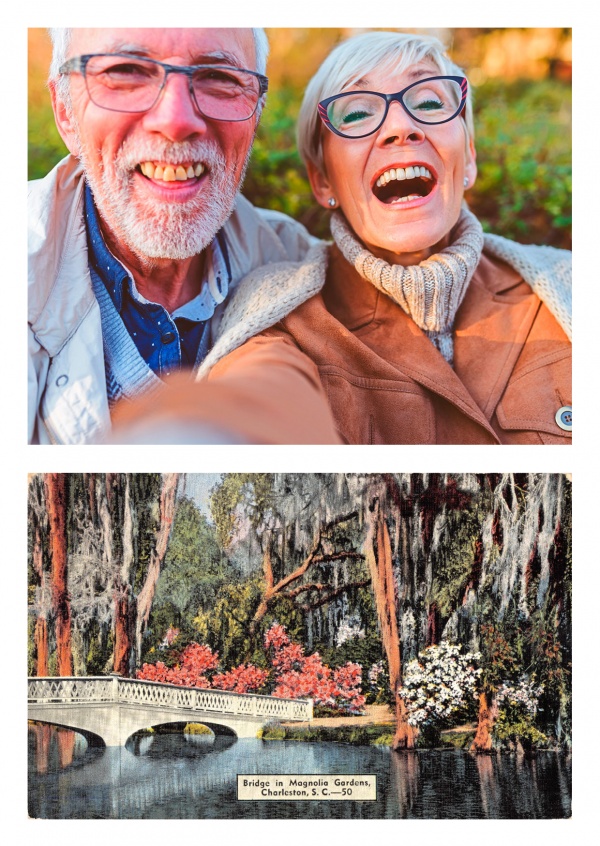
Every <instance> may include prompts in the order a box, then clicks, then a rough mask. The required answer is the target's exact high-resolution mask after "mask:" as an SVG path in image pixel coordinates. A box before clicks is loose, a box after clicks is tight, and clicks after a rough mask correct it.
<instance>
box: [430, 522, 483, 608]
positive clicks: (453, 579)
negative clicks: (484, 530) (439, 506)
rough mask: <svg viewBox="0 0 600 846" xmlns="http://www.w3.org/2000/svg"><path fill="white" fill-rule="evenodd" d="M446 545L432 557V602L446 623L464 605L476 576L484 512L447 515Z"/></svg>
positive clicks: (439, 548) (438, 549)
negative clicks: (465, 595) (472, 577)
mask: <svg viewBox="0 0 600 846" xmlns="http://www.w3.org/2000/svg"><path fill="white" fill-rule="evenodd" d="M446 521H447V523H448V528H447V530H446V533H445V536H444V538H445V539H444V543H443V544H442V545H441V546H440V547H438V548H437V549H436V550H435V551H434V553H433V555H432V562H433V582H432V589H431V602H435V603H436V605H437V607H438V610H439V612H440V614H441V615H442V617H443V618H444V619H448V617H449V616H450V615H451V614H452V612H453V611H454V610H455V609H456V608H457V607H458V606H459V605H460V604H461V602H462V600H463V597H464V593H465V589H466V587H467V584H468V582H469V579H470V578H471V576H472V573H473V563H474V559H475V553H476V544H477V541H478V540H479V538H480V535H481V526H482V522H483V517H482V511H481V509H480V508H477V507H475V506H473V507H472V508H466V509H464V510H452V511H449V512H448V514H447V515H446Z"/></svg>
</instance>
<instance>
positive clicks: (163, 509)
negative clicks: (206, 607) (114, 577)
mask: <svg viewBox="0 0 600 846" xmlns="http://www.w3.org/2000/svg"><path fill="white" fill-rule="evenodd" d="M178 479H179V473H164V474H163V483H162V490H161V492H160V503H159V515H160V516H159V526H158V531H157V533H156V540H155V543H154V549H153V550H152V554H151V556H150V563H149V564H148V572H147V574H146V578H145V580H144V584H143V585H142V589H141V590H140V592H139V594H138V597H137V609H136V617H135V661H136V662H137V661H139V659H140V656H141V652H142V636H143V634H144V631H145V629H146V626H147V625H148V619H149V617H150V611H151V610H152V600H153V599H154V591H155V590H156V582H157V581H158V577H159V576H160V571H161V569H162V565H163V563H164V560H165V555H166V553H167V544H168V542H169V537H170V535H171V528H172V525H173V517H174V515H175V495H176V493H177V481H178Z"/></svg>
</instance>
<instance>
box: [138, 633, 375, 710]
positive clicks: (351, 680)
mask: <svg viewBox="0 0 600 846" xmlns="http://www.w3.org/2000/svg"><path fill="white" fill-rule="evenodd" d="M265 647H266V649H267V653H268V655H269V659H270V663H271V669H262V668H261V667H256V666H255V665H254V664H240V665H239V666H238V667H234V668H233V669H231V670H227V671H225V672H215V670H216V669H217V667H218V663H219V655H218V653H217V652H213V651H212V649H211V648H210V647H209V646H206V645H204V644H199V643H190V644H189V645H188V646H186V648H185V649H184V650H183V651H182V652H181V653H180V654H179V656H178V658H177V661H176V664H175V666H173V667H167V666H166V664H165V663H164V662H162V661H157V662H156V664H144V665H143V666H142V668H141V669H140V670H138V671H137V673H136V678H138V679H145V680H146V681H156V682H167V683H168V684H177V685H182V686H185V687H203V688H214V689H217V690H231V691H233V692H234V693H256V692H257V691H263V690H264V689H265V688H266V686H267V683H268V682H269V680H270V681H271V685H272V688H273V691H272V695H273V696H277V697H280V698H289V699H313V700H314V703H315V705H317V706H323V707H329V708H333V709H335V710H337V711H345V712H350V713H357V712H358V711H360V709H361V708H362V707H363V706H364V704H365V697H364V696H363V695H362V693H361V683H362V668H361V666H360V664H353V663H352V662H350V661H348V663H346V664H345V665H344V666H343V667H338V668H337V669H336V670H332V669H331V667H329V666H328V665H327V664H324V663H323V660H322V658H321V656H320V655H319V653H318V652H313V653H312V655H306V654H305V653H304V648H303V647H302V646H301V645H300V644H299V643H295V642H294V641H291V640H290V638H289V636H288V634H287V632H286V630H285V626H281V625H279V624H278V623H274V624H273V625H272V626H271V628H270V629H269V631H268V632H267V633H266V635H265Z"/></svg>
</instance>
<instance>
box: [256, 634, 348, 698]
mask: <svg viewBox="0 0 600 846" xmlns="http://www.w3.org/2000/svg"><path fill="white" fill-rule="evenodd" d="M265 647H266V648H267V650H268V652H269V655H270V660H271V664H272V665H273V670H274V680H275V689H274V690H273V696H279V697H282V698H284V697H285V698H292V699H313V700H314V703H315V705H317V706H319V705H321V706H329V707H331V708H335V709H338V710H343V711H350V712H351V713H356V712H357V711H360V709H361V708H362V707H363V705H364V704H365V697H364V696H363V695H362V694H361V692H360V686H361V682H362V668H361V667H360V665H359V664H353V663H351V662H350V661H349V662H348V663H347V664H345V665H344V666H343V667H339V668H338V669H337V670H332V669H331V667H329V666H327V664H324V663H323V660H322V658H321V656H320V655H319V653H318V652H313V654H312V655H305V654H304V649H303V647H302V646H301V645H300V644H299V643H294V642H293V641H291V640H290V638H289V636H288V634H287V632H286V630H285V626H281V625H279V624H278V623H273V625H272V626H271V628H270V629H269V631H268V632H267V633H266V635H265Z"/></svg>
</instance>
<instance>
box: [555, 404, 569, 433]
mask: <svg viewBox="0 0 600 846" xmlns="http://www.w3.org/2000/svg"><path fill="white" fill-rule="evenodd" d="M554 419H555V420H556V425H557V426H559V427H560V428H561V429H564V430H565V432H571V431H572V430H573V409H572V408H571V406H570V405H563V406H562V408H559V409H558V411H557V412H556V414H555V416H554Z"/></svg>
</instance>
